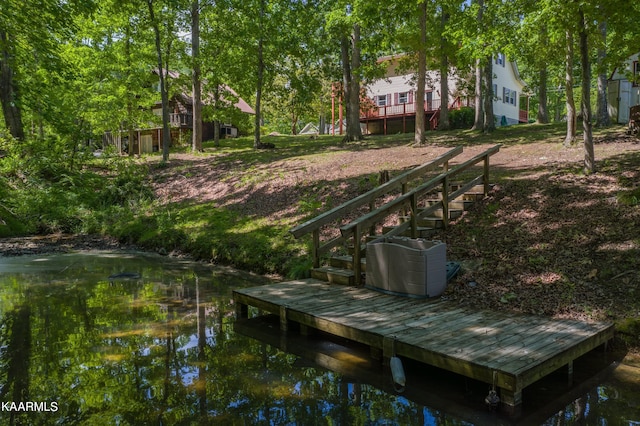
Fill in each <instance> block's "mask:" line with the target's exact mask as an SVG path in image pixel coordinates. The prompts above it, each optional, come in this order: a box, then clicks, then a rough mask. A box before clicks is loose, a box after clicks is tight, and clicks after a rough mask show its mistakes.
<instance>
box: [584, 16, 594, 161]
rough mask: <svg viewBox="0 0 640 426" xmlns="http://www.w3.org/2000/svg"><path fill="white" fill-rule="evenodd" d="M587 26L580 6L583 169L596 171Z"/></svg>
mask: <svg viewBox="0 0 640 426" xmlns="http://www.w3.org/2000/svg"><path fill="white" fill-rule="evenodd" d="M588 30H589V29H588V28H587V23H586V22H585V17H584V10H583V9H582V7H580V61H581V63H582V108H581V110H582V128H583V130H584V171H585V173H593V172H595V171H596V162H595V154H594V151H593V132H592V123H591V84H590V83H591V63H590V61H589V44H588V36H587V34H588Z"/></svg>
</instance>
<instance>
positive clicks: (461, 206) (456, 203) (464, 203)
mask: <svg viewBox="0 0 640 426" xmlns="http://www.w3.org/2000/svg"><path fill="white" fill-rule="evenodd" d="M440 203H442V199H440V200H426V205H427V206H433V205H434V204H440ZM473 203H474V200H464V199H462V200H460V199H458V200H453V201H449V210H465V211H466V210H469V207H471V206H472V205H473Z"/></svg>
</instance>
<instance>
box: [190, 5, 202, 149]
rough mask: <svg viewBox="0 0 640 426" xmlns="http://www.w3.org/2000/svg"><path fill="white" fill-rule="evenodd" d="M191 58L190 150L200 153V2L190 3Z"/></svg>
mask: <svg viewBox="0 0 640 426" xmlns="http://www.w3.org/2000/svg"><path fill="white" fill-rule="evenodd" d="M191 58H192V60H193V70H192V75H191V79H192V82H191V83H192V86H193V131H192V133H191V142H192V146H191V149H192V150H193V151H202V84H201V81H200V1H199V0H193V1H192V2H191Z"/></svg>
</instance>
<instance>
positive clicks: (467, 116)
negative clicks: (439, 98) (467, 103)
mask: <svg viewBox="0 0 640 426" xmlns="http://www.w3.org/2000/svg"><path fill="white" fill-rule="evenodd" d="M473 119H474V109H473V108H470V107H462V108H460V109H454V110H451V111H449V124H450V126H451V128H452V129H469V128H471V126H473Z"/></svg>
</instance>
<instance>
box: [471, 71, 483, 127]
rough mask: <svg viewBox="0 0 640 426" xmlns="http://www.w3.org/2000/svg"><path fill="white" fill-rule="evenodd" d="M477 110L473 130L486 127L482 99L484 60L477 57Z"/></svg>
mask: <svg viewBox="0 0 640 426" xmlns="http://www.w3.org/2000/svg"><path fill="white" fill-rule="evenodd" d="M475 106H476V111H475V115H474V120H473V127H472V128H471V129H472V130H482V129H484V106H483V101H482V61H480V59H476V87H475Z"/></svg>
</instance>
